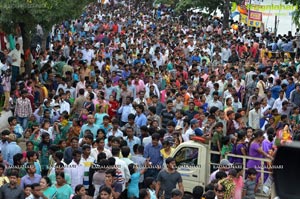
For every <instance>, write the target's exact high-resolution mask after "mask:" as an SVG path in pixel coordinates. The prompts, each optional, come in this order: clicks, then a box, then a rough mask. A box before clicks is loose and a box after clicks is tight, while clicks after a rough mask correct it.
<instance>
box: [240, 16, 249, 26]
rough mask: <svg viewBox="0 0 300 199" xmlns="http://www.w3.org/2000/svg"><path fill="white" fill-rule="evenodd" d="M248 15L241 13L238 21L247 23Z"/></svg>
mask: <svg viewBox="0 0 300 199" xmlns="http://www.w3.org/2000/svg"><path fill="white" fill-rule="evenodd" d="M247 21H248V16H247V15H243V14H241V18H240V22H241V23H243V24H247V23H248V22H247Z"/></svg>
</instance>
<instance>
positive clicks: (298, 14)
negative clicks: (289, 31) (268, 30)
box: [284, 0, 300, 28]
mask: <svg viewBox="0 0 300 199" xmlns="http://www.w3.org/2000/svg"><path fill="white" fill-rule="evenodd" d="M284 2H285V3H289V4H293V5H295V6H297V9H296V10H295V11H294V12H293V13H292V19H293V22H294V24H295V25H296V26H297V27H298V28H299V27H300V10H299V6H300V0H284Z"/></svg>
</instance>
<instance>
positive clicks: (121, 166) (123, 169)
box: [114, 157, 131, 191]
mask: <svg viewBox="0 0 300 199" xmlns="http://www.w3.org/2000/svg"><path fill="white" fill-rule="evenodd" d="M114 158H115V159H116V164H115V165H116V166H117V167H118V170H119V171H120V173H121V175H122V177H121V178H122V179H124V180H122V181H121V183H122V191H124V190H125V185H126V182H128V181H129V179H130V177H131V176H130V172H129V169H128V166H127V164H126V162H124V161H123V160H121V159H120V158H119V157H114Z"/></svg>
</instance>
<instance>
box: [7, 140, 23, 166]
mask: <svg viewBox="0 0 300 199" xmlns="http://www.w3.org/2000/svg"><path fill="white" fill-rule="evenodd" d="M17 153H22V149H21V147H19V146H18V145H17V143H16V142H11V143H9V144H8V145H7V147H6V150H5V154H3V159H4V160H6V161H7V162H8V164H10V165H13V164H14V160H13V157H14V155H16V154H17Z"/></svg>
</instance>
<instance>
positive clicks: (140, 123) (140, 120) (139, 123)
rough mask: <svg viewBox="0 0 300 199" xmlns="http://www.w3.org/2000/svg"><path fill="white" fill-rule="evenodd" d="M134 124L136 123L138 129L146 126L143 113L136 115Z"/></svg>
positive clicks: (145, 118)
mask: <svg viewBox="0 0 300 199" xmlns="http://www.w3.org/2000/svg"><path fill="white" fill-rule="evenodd" d="M134 123H136V125H137V126H138V127H141V126H146V125H147V117H146V116H145V115H144V113H142V114H140V115H137V116H136V117H135V120H134Z"/></svg>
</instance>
